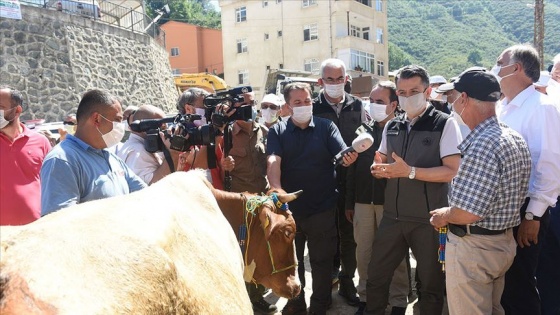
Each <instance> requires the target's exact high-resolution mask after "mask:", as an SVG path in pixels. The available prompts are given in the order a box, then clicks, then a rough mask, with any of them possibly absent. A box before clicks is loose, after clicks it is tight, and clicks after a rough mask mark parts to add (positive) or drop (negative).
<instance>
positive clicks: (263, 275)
mask: <svg viewBox="0 0 560 315" xmlns="http://www.w3.org/2000/svg"><path fill="white" fill-rule="evenodd" d="M213 192H214V196H215V197H216V200H217V201H218V205H219V206H220V209H222V212H223V214H224V216H225V217H226V219H227V220H228V222H229V223H230V224H231V226H232V228H233V229H234V232H235V234H236V236H237V238H238V239H240V235H239V231H240V226H241V224H243V223H245V222H246V224H247V226H248V228H247V237H246V238H245V239H244V240H243V241H244V243H245V244H246V245H245V248H246V253H244V260H245V272H244V278H245V281H247V282H251V281H252V282H256V283H260V284H263V285H264V286H266V287H269V288H271V289H272V291H273V292H274V293H275V294H276V295H278V296H281V297H285V298H288V299H290V298H293V297H296V296H297V295H298V294H299V292H300V289H301V287H300V283H299V279H298V277H297V273H296V267H297V263H296V262H297V260H296V257H295V246H294V237H295V233H296V224H295V221H294V218H293V216H292V214H291V212H290V211H284V210H281V209H279V208H278V207H277V206H276V205H275V203H274V202H273V201H272V199H271V198H270V197H262V196H261V197H259V196H256V195H255V194H249V193H231V192H225V191H221V190H216V189H213ZM272 193H276V194H277V196H278V198H279V201H280V202H286V203H287V202H290V201H292V200H294V199H295V198H297V196H298V195H299V194H300V193H301V191H300V192H297V193H295V194H285V192H283V193H279V192H271V193H269V195H271V194H272ZM255 203H256V205H260V206H258V207H257V208H256V211H254V212H253V213H251V212H250V211H249V212H248V208H250V207H251V204H255ZM248 205H249V206H248ZM253 214H254V215H253ZM269 248H270V250H269Z"/></svg>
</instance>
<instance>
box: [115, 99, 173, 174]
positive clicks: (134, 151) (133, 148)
mask: <svg viewBox="0 0 560 315" xmlns="http://www.w3.org/2000/svg"><path fill="white" fill-rule="evenodd" d="M164 117H165V113H164V112H163V111H162V110H161V109H159V108H157V107H155V106H153V105H142V106H140V107H139V108H138V110H137V111H136V112H135V113H134V114H133V117H131V121H136V120H142V119H161V118H164ZM145 138H146V132H136V131H131V133H130V137H129V138H128V140H127V141H126V142H125V143H124V144H123V145H122V147H121V148H120V149H119V151H118V152H117V156H118V157H120V158H121V159H122V160H123V161H124V162H125V163H126V164H127V165H128V166H129V167H130V168H131V169H132V170H133V171H134V173H135V174H136V175H138V177H140V178H141V179H142V180H143V181H144V182H145V183H146V184H148V185H151V184H153V183H155V182H157V181H158V180H160V179H162V178H163V177H164V176H166V175H168V174H170V173H171V168H170V167H169V164H168V163H167V162H166V161H165V158H164V155H163V153H162V152H155V153H150V152H148V151H146V149H145V148H144V141H145ZM168 145H169V144H168V143H166V146H168ZM168 150H169V152H170V156H171V159H172V160H173V164H174V167H173V169H175V167H176V166H177V161H178V159H179V154H180V152H179V151H175V150H172V149H168Z"/></svg>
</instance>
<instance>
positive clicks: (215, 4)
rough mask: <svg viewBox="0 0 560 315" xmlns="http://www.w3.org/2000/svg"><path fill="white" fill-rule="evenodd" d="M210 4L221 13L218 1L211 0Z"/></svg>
mask: <svg viewBox="0 0 560 315" xmlns="http://www.w3.org/2000/svg"><path fill="white" fill-rule="evenodd" d="M210 3H212V4H213V5H214V7H215V8H216V11H218V12H220V5H219V4H218V0H210Z"/></svg>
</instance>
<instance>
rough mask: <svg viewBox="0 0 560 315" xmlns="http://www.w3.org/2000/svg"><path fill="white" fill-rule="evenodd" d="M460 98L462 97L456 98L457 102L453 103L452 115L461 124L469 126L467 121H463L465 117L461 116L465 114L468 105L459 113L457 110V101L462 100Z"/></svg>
mask: <svg viewBox="0 0 560 315" xmlns="http://www.w3.org/2000/svg"><path fill="white" fill-rule="evenodd" d="M460 99H461V98H460V97H459V98H457V99H456V100H455V102H453V104H451V106H452V108H453V112H451V116H453V117H454V118H455V120H456V121H457V123H458V124H459V126H467V124H465V121H463V117H461V115H463V112H464V111H465V108H467V107H466V106H465V107H463V110H462V111H461V113H457V111H456V110H455V103H457V101H458V100H460ZM467 127H468V126H467ZM469 129H470V128H469Z"/></svg>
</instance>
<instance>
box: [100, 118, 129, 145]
mask: <svg viewBox="0 0 560 315" xmlns="http://www.w3.org/2000/svg"><path fill="white" fill-rule="evenodd" d="M99 116H101V117H103V119H105V120H106V121H110V120H109V119H107V118H105V117H104V116H103V115H101V114H99ZM110 122H112V123H113V129H112V130H111V131H109V132H107V133H106V134H102V133H101V131H100V130H99V128H97V131H99V133H100V134H101V137H102V138H103V141H104V142H105V145H106V146H107V148H110V147H112V146H114V145H116V144H117V143H119V142H121V140H122V138H123V137H124V124H123V123H121V122H117V121H110Z"/></svg>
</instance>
